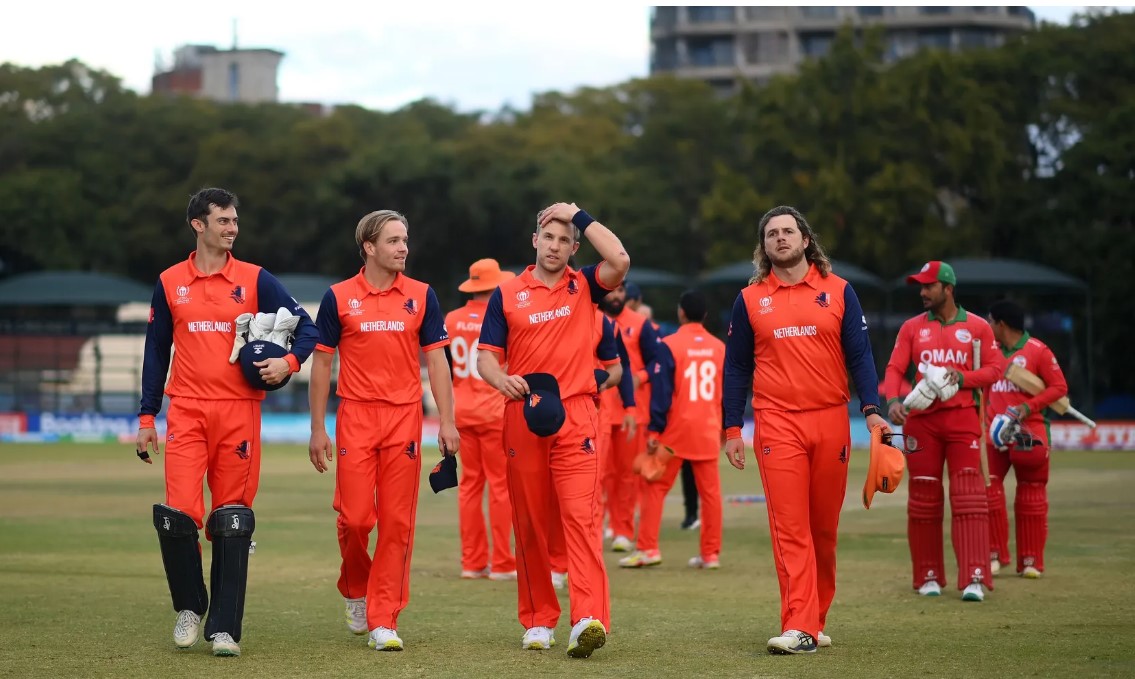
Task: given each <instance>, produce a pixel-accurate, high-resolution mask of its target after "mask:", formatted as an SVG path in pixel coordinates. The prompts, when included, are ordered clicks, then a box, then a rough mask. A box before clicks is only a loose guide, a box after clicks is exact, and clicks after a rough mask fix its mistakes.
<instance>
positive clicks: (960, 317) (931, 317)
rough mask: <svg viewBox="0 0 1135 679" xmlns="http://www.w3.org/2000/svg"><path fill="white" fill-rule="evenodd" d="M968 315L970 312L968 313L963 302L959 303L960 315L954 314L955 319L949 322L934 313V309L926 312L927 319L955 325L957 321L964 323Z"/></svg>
mask: <svg viewBox="0 0 1135 679" xmlns="http://www.w3.org/2000/svg"><path fill="white" fill-rule="evenodd" d="M968 316H969V314H967V313H966V310H965V307H963V306H962V305H961V304H959V305H958V315H957V316H954V320H952V321H950V322H949V323H943V322H942V321H941V320H940V319H939V318H938V317H937V316H935V315H934V312H933V311H927V312H926V319H927V320H930V321H938V322H939V323H942V325H953V324H955V323H962V322H964V321H965V320H966V318H967V317H968Z"/></svg>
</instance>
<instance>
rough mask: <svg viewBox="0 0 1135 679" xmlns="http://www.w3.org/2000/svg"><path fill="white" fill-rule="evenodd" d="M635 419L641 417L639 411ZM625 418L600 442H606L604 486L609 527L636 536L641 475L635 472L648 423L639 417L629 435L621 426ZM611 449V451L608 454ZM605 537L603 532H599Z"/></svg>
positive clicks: (644, 444) (630, 536)
mask: <svg viewBox="0 0 1135 679" xmlns="http://www.w3.org/2000/svg"><path fill="white" fill-rule="evenodd" d="M635 414H636V419H638V418H640V417H641V415H640V414H639V413H635ZM622 424H623V423H622V422H621V421H620V422H618V423H615V424H612V425H611V427H610V428H609V429H608V430H607V431H605V432H604V435H603V437H602V440H601V441H600V444H601V445H602V443H604V442H607V445H608V446H609V447H608V448H606V449H605V454H604V458H605V461H604V465H605V466H606V469H605V471H604V476H605V483H604V488H605V489H606V491H607V512H608V514H609V516H610V524H609V527H610V529H611V530H612V531H614V533H615V535H616V536H620V535H621V536H623V537H625V538H629V539H634V536H635V525H634V524H635V506H636V505H638V500H639V497H638V494H639V486H638V480H639V478H640V477H639V475H638V474H635V473H634V458H635V456H636V455H638V453H639V451H640V450H642V449H643V448H645V447H646V437H645V436H643V431H645V429H646V426H645V423H644V422H642V421H641V420H640V422H639V426H637V427H635V433H634V435H633V436H631V437H630V439H629V440H628V439H627V433H626V432H625V431H623V430H622ZM606 451H610V454H606ZM600 537H602V536H600Z"/></svg>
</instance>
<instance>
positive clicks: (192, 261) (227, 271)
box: [188, 250, 236, 283]
mask: <svg viewBox="0 0 1135 679" xmlns="http://www.w3.org/2000/svg"><path fill="white" fill-rule="evenodd" d="M188 261H189V273H191V274H193V278H195V279H196V278H208V277H209V276H216V275H218V274H220V275H221V276H222V277H224V279H225V280H227V281H228V282H230V283H233V282H235V281H236V277H235V276H234V274H233V269H235V268H236V263H235V262H236V257H233V255H232V253H231V252H226V253H225V265H224V266H222V267H221V270H220V271H218V272H217V273H215V274H206V273H202V272H201V269H198V268H197V251H196V250H194V251H193V252H190V253H189V260H188Z"/></svg>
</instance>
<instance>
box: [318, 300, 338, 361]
mask: <svg viewBox="0 0 1135 679" xmlns="http://www.w3.org/2000/svg"><path fill="white" fill-rule="evenodd" d="M315 326H316V327H317V328H318V329H319V343H320V344H322V345H323V346H325V347H328V348H330V349H334V348H335V347H337V346H339V335H340V334H341V333H342V332H343V326H342V325H340V324H339V301H338V300H337V299H335V291H334V290H332V289H331V288H327V292H325V293H323V301H322V302H320V303H319V313H318V314H316V315H315Z"/></svg>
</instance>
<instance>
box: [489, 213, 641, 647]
mask: <svg viewBox="0 0 1135 679" xmlns="http://www.w3.org/2000/svg"><path fill="white" fill-rule="evenodd" d="M581 235H586V236H587V239H588V241H590V242H591V245H592V246H593V247H594V248H595V250H596V251H597V252H598V253H599V256H600V257H602V259H603V261H602V262H600V263H599V264H597V265H592V266H585V267H583V268H582V269H579V270H575V269H572V268H571V267H570V266H568V258H569V257H570V256H572V255H573V254H575V252H576V251H577V250H578V249H579V239H580V237H581ZM532 247H533V248H535V250H536V264H535V265H531V266H529V267H528V268H527V269H526V270H525V271H524V272H523V273H522V274H520V275H519V276H517V277H516V278H514V279H512V280H510V281H506V282H505V283H503V284H502V285H501V286H500V287H499V288H497V290H496V291H495V292H493V296H492V297H491V298H490V299H489V308H488V311H487V312H486V315H485V322H484V325H482V327H481V343H480V349H481V351H480V353H479V354H478V356H477V365H478V367H479V368H480V371H481V377H483V378H484V379H485V381H486V382H488V383H489V384H491V385H493V386H494V387H496V388H497V389H498V390H499V391H500V392H501V393H503V394H504V395H505V396H506V397H508V398H509V402H508V404H507V405H506V406H505V412H504V445H505V449H506V450H507V454H508V483H509V493H510V497H511V498H512V505H513V529H514V531H515V535H516V557H517V577H518V583H517V585H518V587H517V595H518V609H519V618H520V623H521V624H522V625H523V626H524V628H525V633H524V637H523V638H522V640H521V645H522V647H523V648H526V649H548V648H550V647H551V646H552V644H553V643H554V638H553V633H552V632H553V629H554V628H555V626H556V622H557V620H558V619H559V616H560V604H559V601H558V600H557V598H556V591H555V589H554V587H553V586H552V580H551V569H550V567H549V564H548V531H549V525H550V518H549V513H550V508H549V503H548V497H549V496H550V495H552V493H553V488H554V492H555V496H556V497H557V498H558V502H559V509H560V515H561V517H562V522H563V531H564V537H565V541H566V544H567V557H568V559H567V561H568V574H569V580H568V588H569V591H570V595H571V623H572V628H571V637H570V639H569V641H568V648H567V653H568V655H569V656H570V657H573V658H586V657H590V656H591V654H592V653H593V652H594V651H595V650H596V649H598V648H600V647H601V646H603V645H604V644H605V643H606V640H607V631H608V630H609V629H610V628H611V603H610V592H609V590H608V583H607V571H606V568H605V566H604V564H603V544H602V534H601V529H600V526H601V523H600V521H599V515H598V512H597V511H596V507H597V505H598V503H599V493H600V488H599V462H600V461H599V457H598V455H597V439H598V437H599V422H598V413H597V412H596V408H595V401H594V396H595V393H596V384H595V372H594V368H593V367H592V366H594V365H595V333H596V331H595V324H596V315H595V304H597V303H598V302H599V301H600V300H601V299H603V298H604V296H606V294H607V292H608V291H610V290H612V289H613V288H615V287H617V286H618V285H619V284H620V283H621V282H622V280H623V277H624V276H625V275H626V273H627V269H629V268H630V257H628V256H627V253H626V251H625V250H624V249H623V245H622V243H621V242H619V239H618V237H617V236H615V234H614V233H612V232H611V231H610V230H609V229H608V228H607V227H605V226H603V225H602V224H600V223H599V222H597V221H595V220H594V219H593V218H592V217H591V216H590V215H588V214H587V213H586V212H584V211H583V210H580V209H579V208H578V207H577V206H576V205H574V204H566V203H556V204H555V205H552V206H550V207H548V208H546V209H544V210H542V211H541V212H540V214H539V216H538V217H537V227H536V233H534V234H533V235H532ZM505 362H507V364H508V372H506V371H505V370H504V369H502V368H501V365H502V363H505ZM536 374H539V375H540V376H541V381H543V382H547V381H548V380H551V381H553V382H554V384H555V389H556V391H558V398H556V396H557V395H556V394H555V393H553V392H551V391H550V390H548V389H541V391H542V392H543V393H541V394H535V393H532V394H531V396H530V385H529V384H528V379H534V376H535V375H536ZM526 376H528V377H526ZM549 376H550V377H549ZM546 399H553V402H552V403H544V404H543V406H540V404H541V402H542V401H545V400H546ZM556 401H558V403H556ZM538 407H540V408H541V410H542V411H549V410H550V411H557V410H558V411H559V413H560V415H561V416H562V418H563V419H562V420H560V421H559V424H558V426H556V427H553V429H554V432H553V433H551V434H550V435H545V436H540V435H538V434H537V433H536V432H535V431H533V428H532V423H531V422H529V421H528V419H527V417H526V413H527V412H529V411H533V412H535V411H537V408H538ZM540 431H543V427H541V428H540Z"/></svg>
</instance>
